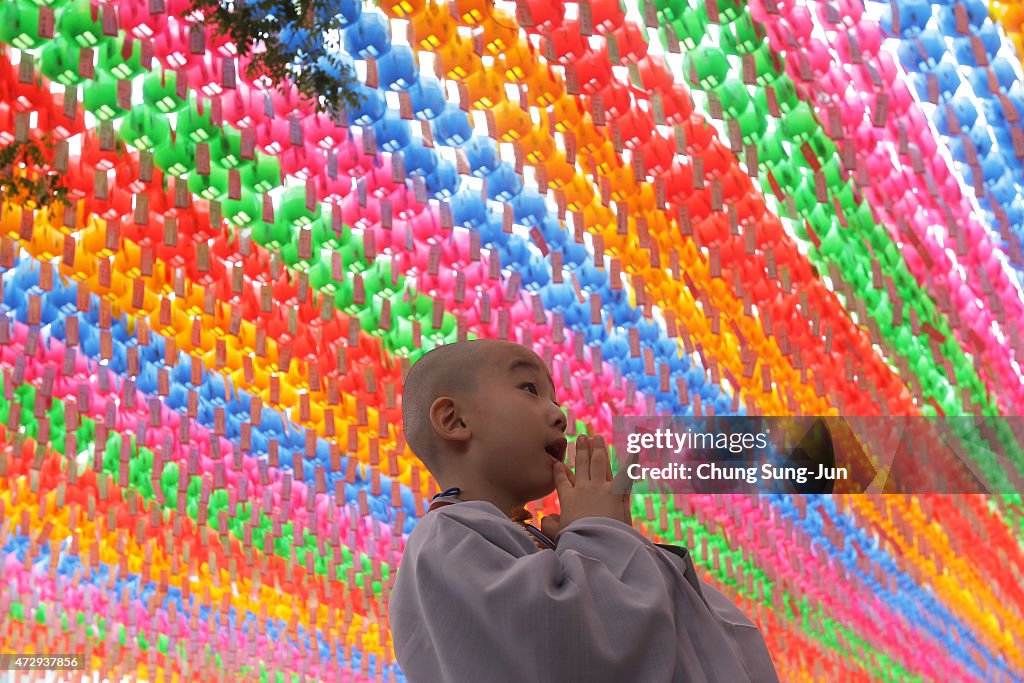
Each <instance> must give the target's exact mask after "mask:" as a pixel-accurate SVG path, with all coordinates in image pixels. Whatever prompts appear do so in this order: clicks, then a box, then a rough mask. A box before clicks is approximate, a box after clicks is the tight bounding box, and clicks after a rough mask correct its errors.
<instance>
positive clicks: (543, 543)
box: [427, 486, 555, 550]
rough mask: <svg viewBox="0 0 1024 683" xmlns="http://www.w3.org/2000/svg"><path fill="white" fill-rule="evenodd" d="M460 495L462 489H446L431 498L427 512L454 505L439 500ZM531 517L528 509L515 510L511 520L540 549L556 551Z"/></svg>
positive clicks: (454, 487) (553, 544)
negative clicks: (531, 520)
mask: <svg viewBox="0 0 1024 683" xmlns="http://www.w3.org/2000/svg"><path fill="white" fill-rule="evenodd" d="M460 493H462V489H460V488H458V487H457V486H453V487H452V488H450V489H445V490H444V491H442V492H441V493H438V494H437V495H435V496H434V497H433V498H431V501H433V502H431V503H430V507H429V508H427V512H430V511H431V510H435V509H437V508H439V507H444V506H445V505H454V503H452V502H451V501H448V500H437V499H438V498H443V497H446V496H458V495H459V494H460ZM531 517H532V515H530V513H529V511H528V510H527V509H526V508H519V509H518V510H514V511H513V512H512V516H511V517H510V518H509V519H511V520H512V521H513V522H515V523H516V524H518V525H519V526H520V527H522V529H523V531H525V532H526V533H527V535H528V536H529V537H530V540H531V541H533V544H534V545H535V546H537V548H538V549H540V550H554V549H555V543H554V542H553V541H552V540H551V539H550V538H548V537H547V535H546V534H545V533H544V532H543V531H541V530H540V529H538V528H537V527H535V526H534V525H532V524H530V521H529V520H530V518H531Z"/></svg>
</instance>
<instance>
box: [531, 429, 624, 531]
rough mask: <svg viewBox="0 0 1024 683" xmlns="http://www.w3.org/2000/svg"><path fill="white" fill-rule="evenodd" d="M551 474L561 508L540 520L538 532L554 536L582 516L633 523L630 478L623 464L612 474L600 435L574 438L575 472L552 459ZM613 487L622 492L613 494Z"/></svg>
mask: <svg viewBox="0 0 1024 683" xmlns="http://www.w3.org/2000/svg"><path fill="white" fill-rule="evenodd" d="M554 475H555V491H556V492H557V493H558V501H559V503H560V506H561V509H562V511H561V514H555V515H547V516H546V517H544V518H543V519H542V520H541V531H543V532H544V534H545V535H547V536H548V537H549V538H552V539H553V538H555V537H556V536H557V535H558V533H559V532H560V531H561V530H562V529H564V528H565V527H567V526H569V525H570V524H572V523H573V522H575V521H576V520H577V519H583V518H584V517H608V518H610V519H617V520H619V521H620V522H624V523H625V524H628V525H630V526H632V525H633V516H632V514H631V513H630V489H631V488H632V480H630V479H629V478H628V477H627V476H626V468H625V467H623V468H622V470H621V471H620V472H619V473H618V474H617V475H616V476H615V477H614V478H613V477H612V466H611V458H610V456H609V454H608V444H607V443H606V442H605V439H604V437H603V436H600V435H598V436H595V437H594V438H590V437H587V436H581V437H579V438H578V439H576V472H575V474H574V473H573V471H572V470H570V469H569V466H568V465H566V464H565V463H563V462H561V461H556V462H555V463H554ZM623 487H624V488H623ZM616 490H619V491H622V490H625V493H615V491H616Z"/></svg>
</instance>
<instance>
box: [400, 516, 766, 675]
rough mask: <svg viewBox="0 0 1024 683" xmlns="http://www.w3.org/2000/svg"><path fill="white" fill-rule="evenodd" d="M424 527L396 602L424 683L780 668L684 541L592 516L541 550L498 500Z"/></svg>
mask: <svg viewBox="0 0 1024 683" xmlns="http://www.w3.org/2000/svg"><path fill="white" fill-rule="evenodd" d="M439 501H444V502H452V503H455V504H453V505H448V506H446V507H441V508H439V509H436V510H434V511H432V512H430V513H428V514H427V515H426V516H425V517H424V519H422V520H420V522H419V523H418V524H417V525H416V527H415V528H414V529H413V532H412V533H411V534H410V536H409V542H408V544H407V545H406V548H405V553H404V555H403V557H402V562H401V565H400V567H399V570H398V575H397V577H396V580H395V587H394V591H393V593H392V595H391V602H390V606H389V612H390V621H391V633H392V637H393V641H394V648H395V655H396V657H397V659H398V663H399V665H400V666H401V668H402V671H403V672H404V673H405V675H406V677H407V680H408V681H409V682H410V683H442V682H444V683H478V682H479V683H502V682H504V681H508V682H509V683H548V682H550V683H572V682H575V681H579V682H580V683H605V682H607V683H634V682H635V683H669V682H670V681H672V682H683V681H688V682H689V681H692V682H694V683H703V682H705V681H707V682H709V683H745V682H746V681H751V682H753V683H766V682H777V681H778V676H777V675H776V673H775V667H774V665H773V664H772V660H771V656H770V655H769V653H768V649H767V647H766V646H765V643H764V639H763V638H762V636H761V633H760V631H759V630H758V629H757V627H756V626H754V624H753V623H752V622H751V621H750V620H749V619H747V618H746V617H745V616H744V615H743V613H742V612H740V610H739V609H738V608H737V607H736V606H735V605H734V604H733V603H732V602H731V601H730V600H729V599H728V598H727V597H725V595H723V594H722V593H721V592H719V591H718V590H716V589H715V588H713V587H712V586H710V585H708V584H707V583H704V582H703V581H701V580H700V578H699V577H698V576H697V573H696V571H695V570H694V566H693V562H692V560H690V557H689V554H688V553H687V551H686V550H685V549H684V548H679V547H675V546H663V545H656V544H654V543H652V542H651V541H650V540H648V539H647V538H646V537H645V536H644V535H643V534H641V533H640V532H638V531H636V530H635V529H633V528H631V527H629V526H627V525H626V524H623V523H622V522H619V521H616V520H612V519H606V518H603V517H587V518H585V519H580V520H577V521H575V522H573V523H572V524H570V525H569V526H567V527H566V528H565V529H564V530H563V531H562V533H561V534H560V535H559V537H558V546H557V548H556V549H555V550H553V551H552V550H540V549H538V547H537V546H536V545H534V543H533V541H532V540H531V538H530V536H529V534H528V533H526V532H525V531H524V529H523V528H522V527H521V526H519V525H517V524H516V523H515V522H513V521H511V520H510V519H508V517H506V516H505V515H504V514H502V512H501V511H500V510H499V509H498V508H497V507H496V506H495V505H493V504H491V503H488V502H483V501H459V500H458V499H457V498H454V497H447V498H443V499H439Z"/></svg>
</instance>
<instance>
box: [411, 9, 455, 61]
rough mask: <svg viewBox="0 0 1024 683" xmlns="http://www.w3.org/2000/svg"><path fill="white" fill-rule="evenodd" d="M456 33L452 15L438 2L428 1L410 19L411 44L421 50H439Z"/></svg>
mask: <svg viewBox="0 0 1024 683" xmlns="http://www.w3.org/2000/svg"><path fill="white" fill-rule="evenodd" d="M454 33H455V26H454V25H453V24H452V18H451V15H450V14H449V13H448V10H447V9H446V8H445V7H442V6H441V5H438V4H437V3H433V2H431V3H428V4H427V6H426V7H425V8H424V10H423V11H422V12H419V13H418V14H416V15H415V16H413V17H412V18H411V19H410V20H409V44H410V45H411V46H412V47H414V48H417V49H420V50H427V51H433V50H437V49H438V48H440V47H441V46H442V45H447V44H448V41H450V40H451V39H452V35H453V34H454Z"/></svg>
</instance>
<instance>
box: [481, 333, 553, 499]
mask: <svg viewBox="0 0 1024 683" xmlns="http://www.w3.org/2000/svg"><path fill="white" fill-rule="evenodd" d="M487 358H488V360H487V361H485V362H484V363H483V364H482V365H483V367H481V368H480V376H479V377H480V380H479V381H480V386H479V391H478V392H477V393H476V395H475V397H474V400H473V401H472V402H471V403H470V404H469V405H467V406H466V407H465V413H464V414H465V418H466V423H467V426H469V428H470V430H471V432H472V448H471V449H470V459H471V461H472V463H473V464H472V466H473V467H474V469H475V470H476V472H475V474H476V476H477V477H478V478H479V479H480V480H481V481H480V484H481V485H483V486H484V487H486V488H487V489H490V490H492V491H494V492H495V493H497V494H498V495H500V496H502V497H505V498H506V499H510V500H514V501H516V502H517V503H519V504H525V503H527V502H530V501H533V500H537V499H538V498H543V497H544V496H546V495H548V494H549V493H551V492H552V491H553V490H554V488H555V483H554V475H553V472H552V463H553V460H554V459H555V458H557V459H559V460H563V461H564V459H565V454H566V440H565V429H566V417H565V414H564V413H563V412H562V409H561V408H560V407H559V405H558V403H557V399H556V397H555V387H554V384H553V382H552V381H551V375H550V374H549V373H548V371H547V368H546V367H545V366H544V361H543V360H541V359H540V358H539V357H538V356H537V355H536V354H535V353H533V352H532V351H530V350H529V349H526V348H525V347H521V346H517V345H514V344H508V345H507V346H506V345H504V344H502V345H498V346H496V347H495V350H494V352H493V353H491V354H489V356H488V357H487Z"/></svg>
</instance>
